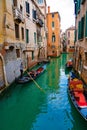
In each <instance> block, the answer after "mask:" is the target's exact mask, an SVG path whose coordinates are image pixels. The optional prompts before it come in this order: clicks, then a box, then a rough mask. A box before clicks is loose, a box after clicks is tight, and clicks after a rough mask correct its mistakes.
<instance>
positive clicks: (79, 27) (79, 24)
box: [78, 21, 81, 40]
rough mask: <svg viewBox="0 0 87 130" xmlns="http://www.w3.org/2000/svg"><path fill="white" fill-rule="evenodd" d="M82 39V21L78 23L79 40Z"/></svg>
mask: <svg viewBox="0 0 87 130" xmlns="http://www.w3.org/2000/svg"><path fill="white" fill-rule="evenodd" d="M79 39H81V21H79V23H78V40H79Z"/></svg>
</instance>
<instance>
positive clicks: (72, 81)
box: [68, 76, 87, 121]
mask: <svg viewBox="0 0 87 130" xmlns="http://www.w3.org/2000/svg"><path fill="white" fill-rule="evenodd" d="M68 94H69V96H70V99H71V101H72V103H73V104H74V106H75V108H76V109H77V111H78V112H79V113H80V115H81V116H82V117H83V118H84V119H85V120H86V121H87V100H86V95H85V87H84V84H83V82H82V80H80V79H78V78H76V77H74V78H72V76H70V78H69V84H68Z"/></svg>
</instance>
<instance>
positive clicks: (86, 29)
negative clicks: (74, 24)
mask: <svg viewBox="0 0 87 130" xmlns="http://www.w3.org/2000/svg"><path fill="white" fill-rule="evenodd" d="M85 23H86V27H85V37H87V11H86V20H85Z"/></svg>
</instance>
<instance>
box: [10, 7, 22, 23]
mask: <svg viewBox="0 0 87 130" xmlns="http://www.w3.org/2000/svg"><path fill="white" fill-rule="evenodd" d="M13 13H14V20H16V21H18V22H19V23H21V22H23V23H24V18H23V14H22V12H21V11H20V10H19V9H18V8H17V7H13Z"/></svg>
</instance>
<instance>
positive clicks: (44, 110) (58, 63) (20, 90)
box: [0, 54, 87, 130]
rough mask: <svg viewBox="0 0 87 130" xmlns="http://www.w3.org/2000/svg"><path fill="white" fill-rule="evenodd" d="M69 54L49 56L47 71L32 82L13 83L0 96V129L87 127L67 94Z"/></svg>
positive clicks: (72, 129)
mask: <svg viewBox="0 0 87 130" xmlns="http://www.w3.org/2000/svg"><path fill="white" fill-rule="evenodd" d="M69 58H71V55H69V54H62V55H61V57H59V58H53V59H51V63H50V64H47V65H46V66H45V67H46V71H45V72H44V73H43V74H42V75H41V76H40V77H39V78H38V79H36V82H37V83H38V84H39V85H40V87H42V88H43V90H44V91H45V92H43V91H42V90H40V89H38V88H37V87H36V85H35V84H34V83H33V82H30V83H28V84H26V85H20V84H13V85H12V86H11V87H10V88H9V89H8V90H7V92H5V93H4V94H3V95H2V96H1V97H0V130H87V122H86V121H84V119H82V117H81V116H80V115H79V113H78V112H77V111H76V109H75V108H74V106H73V104H72V103H71V101H70V99H69V97H68V93H67V80H68V74H69V72H68V71H66V70H65V63H66V61H67V60H68V59H69Z"/></svg>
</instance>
